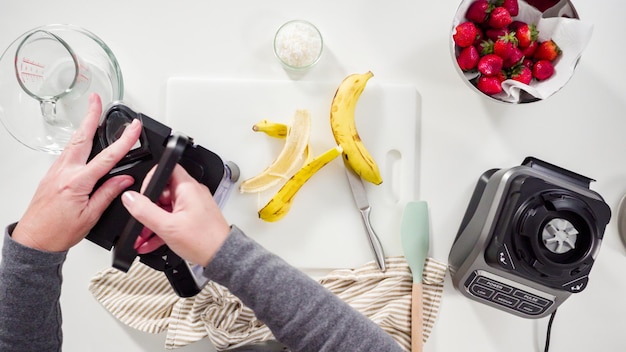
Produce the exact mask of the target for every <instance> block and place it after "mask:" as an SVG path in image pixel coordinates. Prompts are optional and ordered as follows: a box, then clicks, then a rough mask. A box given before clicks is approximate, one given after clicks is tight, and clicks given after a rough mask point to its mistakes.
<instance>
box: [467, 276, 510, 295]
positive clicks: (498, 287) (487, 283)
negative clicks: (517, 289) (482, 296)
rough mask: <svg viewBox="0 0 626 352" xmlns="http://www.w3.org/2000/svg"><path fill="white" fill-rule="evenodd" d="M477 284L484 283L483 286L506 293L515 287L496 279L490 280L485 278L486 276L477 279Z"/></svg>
mask: <svg viewBox="0 0 626 352" xmlns="http://www.w3.org/2000/svg"><path fill="white" fill-rule="evenodd" d="M476 283H477V284H480V285H483V286H487V287H490V288H492V289H494V290H496V291H499V292H504V293H511V292H513V288H512V287H510V286H507V285H504V284H501V283H499V282H498V281H494V280H490V279H487V278H485V277H484V276H481V277H479V278H478V280H476Z"/></svg>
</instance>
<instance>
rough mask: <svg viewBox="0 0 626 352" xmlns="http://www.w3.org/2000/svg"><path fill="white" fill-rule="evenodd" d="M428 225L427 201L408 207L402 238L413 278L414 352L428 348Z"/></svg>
mask: <svg viewBox="0 0 626 352" xmlns="http://www.w3.org/2000/svg"><path fill="white" fill-rule="evenodd" d="M428 222H429V219H428V203H426V202H424V201H417V202H409V203H407V205H406V207H405V208H404V213H403V214H402V224H401V226H400V236H401V242H402V250H403V251H404V257H405V258H406V261H407V263H408V264H409V268H410V269H411V274H412V275H413V288H412V290H411V351H413V352H415V351H420V352H421V351H422V348H423V344H424V332H423V329H422V327H423V324H424V323H423V321H424V320H423V306H422V273H423V271H424V263H425V262H426V256H427V255H428V247H429V245H430V239H429V238H430V227H429V225H428Z"/></svg>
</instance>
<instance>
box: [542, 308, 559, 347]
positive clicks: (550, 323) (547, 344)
mask: <svg viewBox="0 0 626 352" xmlns="http://www.w3.org/2000/svg"><path fill="white" fill-rule="evenodd" d="M555 315H556V309H555V310H554V312H552V314H551V315H550V320H549V321H548V331H547V332H546V347H545V348H544V350H543V351H544V352H548V350H549V349H550V334H551V333H552V322H554V316H555Z"/></svg>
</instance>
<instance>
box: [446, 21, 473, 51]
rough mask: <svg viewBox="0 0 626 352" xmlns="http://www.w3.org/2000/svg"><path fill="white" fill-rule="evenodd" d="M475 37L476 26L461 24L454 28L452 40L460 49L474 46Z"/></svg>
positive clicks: (467, 23)
mask: <svg viewBox="0 0 626 352" xmlns="http://www.w3.org/2000/svg"><path fill="white" fill-rule="evenodd" d="M476 35H478V29H477V28H476V25H475V24H474V23H472V22H463V23H461V24H459V25H458V26H456V28H455V32H454V34H453V35H452V39H454V43H455V44H456V45H458V46H460V47H461V48H467V47H468V46H470V45H472V44H474V41H475V40H476Z"/></svg>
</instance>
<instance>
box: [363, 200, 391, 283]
mask: <svg viewBox="0 0 626 352" xmlns="http://www.w3.org/2000/svg"><path fill="white" fill-rule="evenodd" d="M370 209H371V208H370V207H367V208H365V209H360V210H359V211H360V212H361V217H362V218H363V223H364V224H365V229H366V230H367V238H368V240H369V243H370V248H372V252H374V257H375V258H376V264H378V267H379V268H380V270H382V271H385V270H386V269H387V267H386V265H385V253H384V252H383V246H382V244H381V243H380V240H379V239H378V236H377V235H376V232H375V231H374V228H373V227H372V223H371V221H370Z"/></svg>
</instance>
